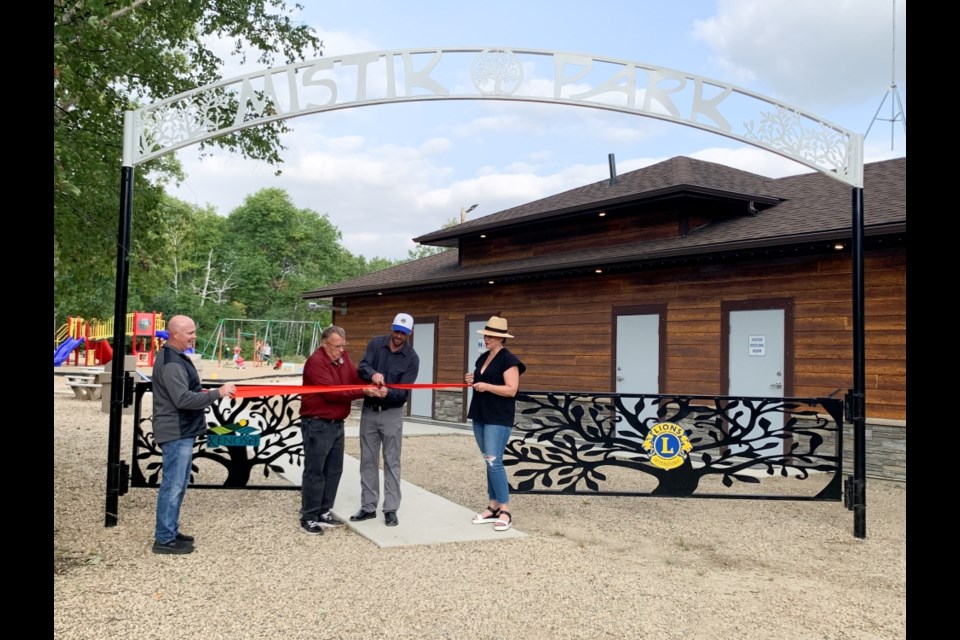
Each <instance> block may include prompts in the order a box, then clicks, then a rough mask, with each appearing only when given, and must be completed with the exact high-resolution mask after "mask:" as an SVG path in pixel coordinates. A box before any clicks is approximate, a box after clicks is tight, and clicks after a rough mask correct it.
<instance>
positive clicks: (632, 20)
mask: <svg viewBox="0 0 960 640" xmlns="http://www.w3.org/2000/svg"><path fill="white" fill-rule="evenodd" d="M302 3H303V4H305V5H306V6H305V8H304V9H303V10H302V11H300V12H297V13H295V14H294V17H295V19H297V20H299V21H301V22H304V23H306V24H309V25H310V26H312V27H313V28H314V29H315V31H316V33H317V35H318V37H319V38H320V39H322V40H323V44H324V47H323V57H327V58H329V57H332V56H339V55H344V54H353V53H362V52H368V51H382V50H390V49H410V48H442V49H449V48H455V47H469V48H504V49H511V48H515V49H544V50H550V51H562V52H573V53H582V54H589V55H592V56H595V57H602V58H615V59H621V60H628V61H634V62H640V63H645V64H649V65H653V66H657V67H667V68H672V69H676V70H679V71H684V72H688V73H691V74H694V75H697V76H701V77H704V78H712V79H714V80H717V81H720V82H722V83H725V84H731V85H737V86H738V87H741V88H744V89H747V90H749V91H753V92H756V93H758V94H761V95H763V96H766V97H769V98H773V99H775V100H778V101H783V102H785V103H787V104H789V105H792V106H794V107H797V108H799V109H801V110H802V111H804V112H806V113H812V114H816V115H817V116H820V117H822V118H824V119H825V120H827V121H829V122H832V123H834V124H837V125H839V126H841V127H843V128H845V129H848V130H850V131H853V132H856V133H863V134H865V135H866V139H865V141H864V156H865V161H866V162H874V161H877V160H884V159H889V158H898V157H905V156H906V126H905V122H906V115H905V112H906V106H907V101H906V0H802V1H798V0H681V1H679V2H664V1H663V0H593V1H592V2H589V3H583V2H569V1H567V0H550V1H541V0H512V1H509V2H504V1H500V0H488V1H487V2H484V3H477V2H470V3H466V2H455V1H451V0H446V1H444V2H433V1H425V0H424V1H417V0H415V1H413V2H396V0H393V1H387V0H376V1H357V2H349V3H344V2H318V1H316V0H302ZM215 47H216V49H217V50H218V52H224V53H223V55H224V56H226V53H225V52H226V51H227V50H228V49H229V43H225V42H221V43H216V45H215ZM270 66H280V62H278V63H277V64H276V65H267V66H265V65H263V64H258V63H249V64H246V65H240V64H238V63H237V62H235V61H229V62H228V64H227V66H226V67H225V71H224V77H233V76H236V75H240V74H243V73H249V72H254V71H262V70H265V69H267V68H269V67H270ZM901 107H902V110H901ZM286 124H287V125H288V127H290V128H291V129H292V131H291V132H290V133H288V134H285V135H284V136H283V137H282V144H283V145H284V146H285V147H286V149H285V150H283V151H282V157H283V160H284V162H283V164H282V165H281V166H280V167H274V166H271V165H269V164H267V163H266V162H262V161H252V160H245V159H243V158H241V157H240V156H239V155H236V154H230V153H228V152H214V153H213V155H205V156H203V157H201V156H200V153H199V151H198V149H197V147H189V148H186V149H181V150H180V151H178V152H177V157H178V158H179V160H180V162H181V163H182V165H183V168H184V171H185V173H186V179H185V180H184V181H183V182H182V183H181V184H179V185H177V186H173V187H171V188H169V189H168V191H169V192H170V193H171V195H173V196H175V197H177V198H179V199H181V200H184V201H186V202H189V203H191V204H195V205H198V206H208V205H209V206H213V207H214V208H215V209H216V211H217V212H218V213H219V214H221V215H228V214H229V213H230V212H231V211H232V210H233V209H235V208H236V207H238V206H240V205H242V204H243V202H244V199H245V198H246V197H247V196H250V195H253V194H254V193H256V192H257V191H258V190H260V189H263V188H268V187H276V188H281V189H284V190H285V191H286V192H287V193H288V194H289V196H290V199H291V201H292V202H293V204H294V206H296V207H298V208H300V209H310V210H313V211H316V212H317V213H319V214H322V215H326V216H328V218H329V220H330V222H331V223H332V224H333V225H334V226H335V227H337V228H338V229H339V230H340V232H341V234H342V240H341V243H342V244H343V246H345V247H346V248H347V249H348V250H349V251H351V252H352V253H354V254H355V255H362V256H364V257H366V258H367V259H372V258H374V257H382V258H388V259H402V258H406V257H407V255H408V252H409V251H410V250H411V249H414V248H415V247H416V244H415V243H414V242H413V238H415V237H417V236H420V235H423V234H426V233H430V232H432V231H437V230H439V229H441V228H443V227H444V226H445V225H447V224H449V223H450V222H452V221H459V220H460V215H461V210H462V209H465V208H469V207H470V206H472V205H474V204H476V205H477V206H476V208H475V209H474V210H473V211H472V212H470V213H469V214H467V219H470V220H473V219H477V218H480V217H482V216H486V215H490V214H493V213H497V212H499V211H502V210H504V209H508V208H510V207H514V206H517V205H520V204H524V203H526V202H531V201H534V200H538V199H540V198H544V197H546V196H550V195H553V194H556V193H561V192H563V191H567V190H569V189H573V188H576V187H580V186H583V185H586V184H590V183H593V182H597V181H600V180H606V179H608V178H609V174H610V166H609V155H610V154H613V157H614V163H615V167H616V171H617V173H618V174H623V173H626V172H628V171H632V170H635V169H640V168H642V167H645V166H649V165H652V164H655V163H657V162H661V161H663V160H667V159H669V158H672V157H675V156H688V157H691V158H696V159H700V160H706V161H710V162H717V163H721V164H724V165H727V166H731V167H735V168H738V169H742V170H745V171H750V172H753V173H757V174H760V175H765V176H769V177H774V178H776V177H782V176H785V175H792V174H797V173H807V172H810V171H811V169H809V168H808V167H806V166H803V165H800V164H797V163H795V162H793V161H790V160H788V159H786V158H783V157H781V156H779V155H776V154H773V153H770V152H768V151H765V150H763V149H759V148H756V147H752V146H749V145H746V144H743V143H741V142H739V141H737V140H733V139H729V138H726V137H723V136H719V135H717V134H714V133H710V132H706V131H702V130H700V129H697V128H693V127H686V126H683V125H679V124H676V123H670V122H664V121H661V120H658V119H654V118H647V117H642V116H637V115H630V114H623V113H618V112H612V111H605V110H598V109H590V108H578V107H573V106H565V105H556V104H552V105H545V104H540V103H526V102H503V101H469V100H447V101H431V102H406V103H399V104H382V105H374V106H364V107H357V108H349V109H340V110H336V111H330V112H326V113H319V114H311V115H307V116H302V117H299V118H293V119H290V120H287V121H286ZM278 168H279V169H280V171H281V174H280V175H279V176H277V175H275V173H276V171H277V169H278Z"/></svg>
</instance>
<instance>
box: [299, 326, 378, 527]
mask: <svg viewBox="0 0 960 640" xmlns="http://www.w3.org/2000/svg"><path fill="white" fill-rule="evenodd" d="M346 346H347V334H346V332H345V331H344V330H343V329H342V328H341V327H338V326H336V325H331V326H329V327H327V328H326V329H324V330H323V334H322V335H321V341H320V348H319V349H317V350H316V351H314V352H313V355H311V356H310V357H309V358H307V362H306V363H305V364H304V366H303V384H304V386H341V385H362V384H364V382H363V381H362V380H361V379H360V377H359V376H358V375H357V368H356V366H354V364H353V362H351V361H350V356H349V355H347V352H346V351H344V349H345V348H346ZM386 393H387V388H386V387H382V388H378V387H375V386H367V387H365V388H364V389H356V390H352V391H330V392H323V393H305V394H303V396H302V397H301V399H300V432H301V434H302V435H303V480H302V482H301V483H300V528H301V529H302V530H303V532H304V533H308V534H310V535H314V536H317V535H323V529H324V528H332V527H339V526H340V525H342V524H343V522H342V521H340V520H338V519H337V518H336V517H335V516H334V515H333V514H332V513H331V512H330V509H332V508H333V503H334V501H335V500H336V497H337V489H338V488H339V486H340V476H341V475H343V451H344V436H343V421H344V419H346V418H347V416H349V415H350V408H351V403H352V402H353V401H354V400H359V399H360V398H363V397H364V396H366V397H369V398H382V397H384V396H386Z"/></svg>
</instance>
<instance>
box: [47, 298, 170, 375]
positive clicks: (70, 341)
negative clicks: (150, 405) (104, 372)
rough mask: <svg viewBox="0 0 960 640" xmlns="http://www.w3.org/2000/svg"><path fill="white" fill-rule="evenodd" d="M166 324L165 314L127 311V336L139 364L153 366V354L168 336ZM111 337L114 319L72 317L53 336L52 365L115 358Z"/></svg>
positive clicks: (94, 362) (85, 363) (99, 362)
mask: <svg viewBox="0 0 960 640" xmlns="http://www.w3.org/2000/svg"><path fill="white" fill-rule="evenodd" d="M165 327H166V324H165V322H164V320H163V314H162V313H157V312H155V311H151V312H146V311H134V312H133V313H128V314H127V321H126V327H125V329H126V335H128V336H132V338H133V339H132V340H131V347H130V349H131V350H130V353H131V354H132V355H133V356H135V357H136V362H137V366H143V367H147V366H149V367H152V366H153V358H154V354H155V352H156V350H157V349H159V348H160V346H161V345H162V344H163V340H162V338H164V337H166V331H165ZM158 333H159V334H160V336H158V335H157V334H158ZM112 340H113V320H112V319H111V320H108V321H100V320H89V321H88V320H84V319H83V318H74V317H69V318H67V323H66V324H64V325H62V326H61V327H60V328H59V329H58V330H57V333H56V335H55V336H54V352H53V366H55V367H59V366H60V365H62V364H64V363H66V364H68V365H70V364H73V365H75V366H81V365H82V366H88V367H89V366H95V365H105V364H107V363H108V362H110V361H111V360H113V347H112V346H111V344H110V343H111V341H112ZM71 360H72V362H71Z"/></svg>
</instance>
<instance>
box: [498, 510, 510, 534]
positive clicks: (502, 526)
mask: <svg viewBox="0 0 960 640" xmlns="http://www.w3.org/2000/svg"><path fill="white" fill-rule="evenodd" d="M504 516H506V518H507V519H506V520H504V519H503V518H504ZM512 526H513V516H512V515H510V512H509V511H501V512H500V517H499V518H497V521H496V522H494V523H493V530H494V531H506V530H507V529H509V528H510V527H512Z"/></svg>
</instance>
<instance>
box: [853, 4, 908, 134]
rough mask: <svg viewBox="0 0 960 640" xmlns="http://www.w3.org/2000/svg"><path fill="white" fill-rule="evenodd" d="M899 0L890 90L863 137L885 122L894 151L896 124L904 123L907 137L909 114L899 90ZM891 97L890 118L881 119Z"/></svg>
mask: <svg viewBox="0 0 960 640" xmlns="http://www.w3.org/2000/svg"><path fill="white" fill-rule="evenodd" d="M896 50H897V0H893V47H892V49H891V51H892V56H891V65H890V88H889V89H887V92H886V93H885V94H883V100H881V101H880V106H879V107H877V112H876V113H875V114H873V120H871V121H870V126H869V127H867V132H866V133H865V134H864V135H863V137H864V138H866V137H867V136H868V135H870V129H871V127H873V123H874V122H876V121H877V120H883V121H884V122H889V123H890V150H891V151H893V131H894V123H895V122H898V121H899V122H902V123H903V135H907V114H906V113H904V111H903V103H902V102H900V91H899V90H898V89H897V55H896ZM888 96H889V97H890V117H889V118H881V117H879V116H880V109H882V108H883V105H884V103H885V102H886V101H887V97H888Z"/></svg>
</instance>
